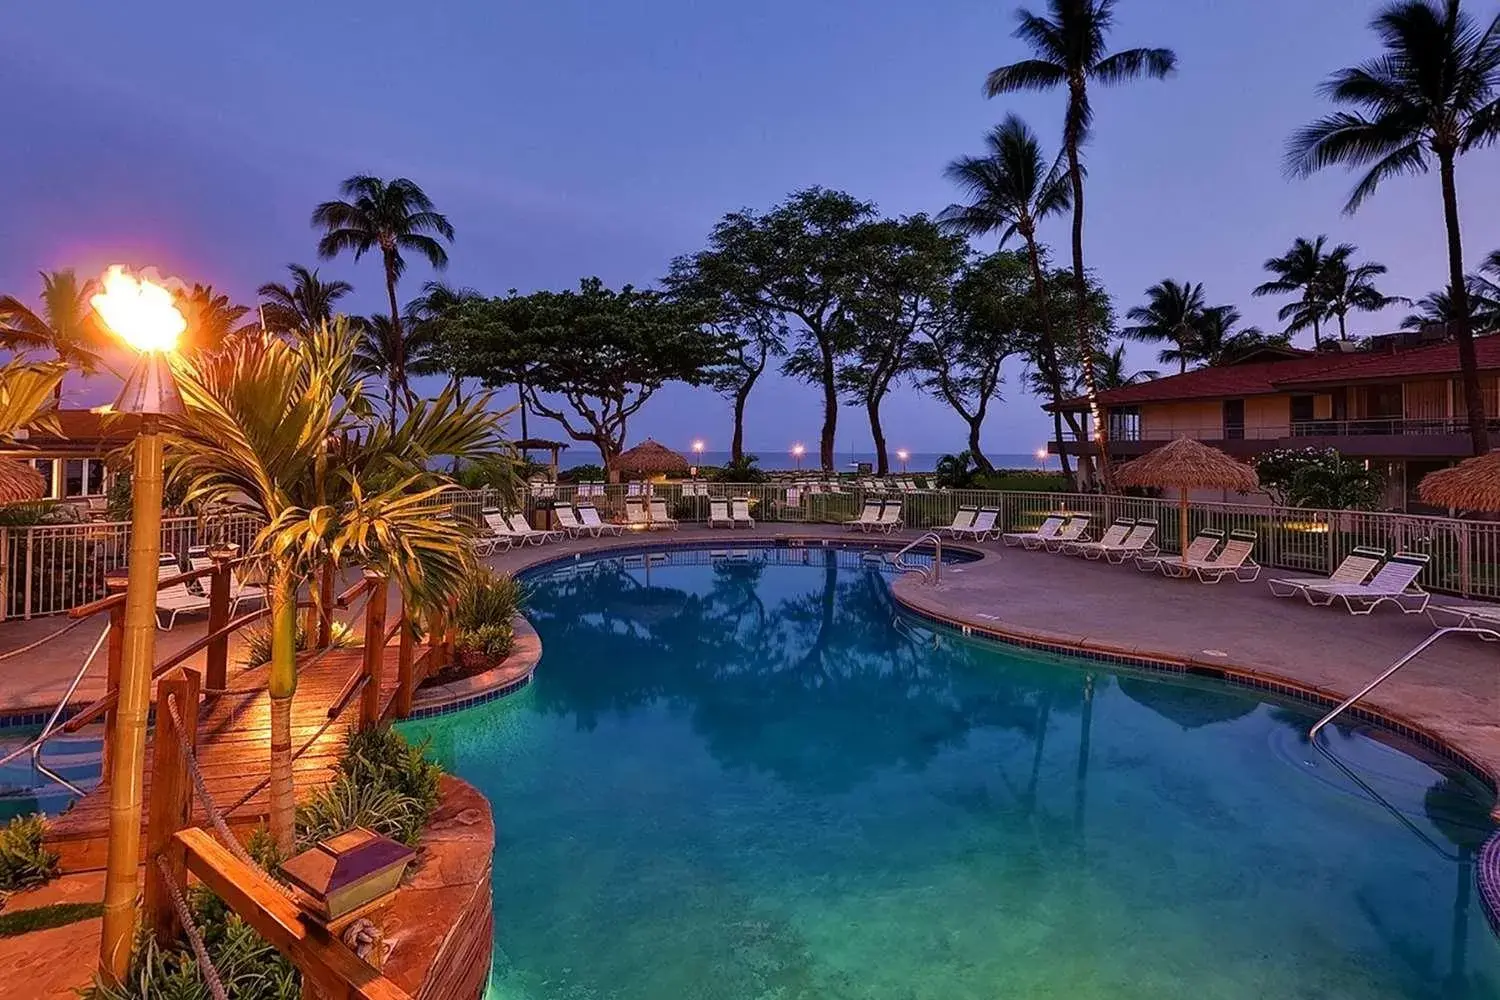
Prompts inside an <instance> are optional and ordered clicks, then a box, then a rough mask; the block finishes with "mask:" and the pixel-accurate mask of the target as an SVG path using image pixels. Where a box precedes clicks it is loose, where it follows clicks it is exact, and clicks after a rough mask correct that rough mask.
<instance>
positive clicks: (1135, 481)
mask: <svg viewBox="0 0 1500 1000" xmlns="http://www.w3.org/2000/svg"><path fill="white" fill-rule="evenodd" d="M1115 481H1116V482H1117V483H1119V484H1120V485H1121V486H1162V487H1169V486H1175V487H1177V496H1178V511H1179V515H1178V536H1177V537H1178V539H1179V542H1178V547H1179V548H1180V549H1181V551H1182V558H1183V561H1184V562H1185V561H1186V560H1187V534H1188V490H1197V489H1216V490H1220V489H1222V490H1238V491H1239V492H1241V493H1253V492H1255V491H1256V490H1258V489H1260V477H1259V476H1257V475H1256V474H1255V470H1254V469H1252V468H1251V467H1250V466H1248V465H1246V464H1245V463H1243V462H1239V461H1236V460H1235V459H1233V458H1231V457H1230V456H1228V455H1226V454H1224V453H1223V452H1222V451H1220V450H1219V449H1217V448H1210V447H1209V446H1208V445H1206V444H1203V443H1202V442H1199V441H1194V440H1193V439H1192V438H1177V439H1176V440H1175V441H1169V442H1168V443H1167V444H1164V445H1162V446H1161V447H1160V448H1157V449H1156V450H1155V451H1152V452H1148V453H1146V454H1145V455H1142V456H1141V457H1140V458H1138V459H1136V460H1135V461H1133V462H1126V463H1125V464H1124V465H1122V466H1120V468H1119V470H1118V471H1117V472H1116V473H1115Z"/></svg>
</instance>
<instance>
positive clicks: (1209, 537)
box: [1135, 528, 1224, 573]
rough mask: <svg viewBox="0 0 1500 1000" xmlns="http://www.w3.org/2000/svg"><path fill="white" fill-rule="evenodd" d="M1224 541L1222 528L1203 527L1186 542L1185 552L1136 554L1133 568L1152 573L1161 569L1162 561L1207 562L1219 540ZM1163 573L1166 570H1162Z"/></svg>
mask: <svg viewBox="0 0 1500 1000" xmlns="http://www.w3.org/2000/svg"><path fill="white" fill-rule="evenodd" d="M1223 541H1224V529H1223V528H1204V529H1203V530H1202V531H1200V532H1198V534H1197V535H1196V536H1194V538H1193V540H1192V542H1190V543H1189V544H1188V547H1187V551H1185V552H1157V553H1156V554H1155V555H1138V556H1136V557H1135V568H1136V569H1138V570H1140V571H1141V572H1142V573H1154V572H1156V571H1157V570H1158V569H1161V564H1162V563H1164V562H1175V563H1179V564H1181V563H1201V562H1207V561H1208V560H1209V557H1211V556H1212V555H1213V554H1214V552H1215V550H1217V549H1218V547H1219V545H1220V543H1221V542H1223ZM1162 572H1163V573H1165V572H1166V570H1162Z"/></svg>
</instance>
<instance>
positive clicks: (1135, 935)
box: [403, 549, 1500, 1000]
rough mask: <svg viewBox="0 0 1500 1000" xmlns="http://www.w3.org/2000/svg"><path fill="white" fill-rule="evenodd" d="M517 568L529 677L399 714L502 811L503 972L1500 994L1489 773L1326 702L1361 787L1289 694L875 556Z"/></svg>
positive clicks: (1318, 994)
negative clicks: (1352, 718) (1112, 661)
mask: <svg viewBox="0 0 1500 1000" xmlns="http://www.w3.org/2000/svg"><path fill="white" fill-rule="evenodd" d="M530 584H531V587H532V589H533V594H532V598H531V611H530V612H529V617H530V619H531V620H532V622H533V624H535V626H536V628H537V631H538V632H539V634H540V636H541V639H542V644H543V654H542V661H541V664H540V666H539V668H538V670H537V673H536V676H535V679H534V680H533V682H532V684H531V685H530V686H529V687H528V688H526V689H525V690H523V691H522V692H520V693H518V694H516V695H514V696H512V697H510V698H507V699H504V700H501V701H497V702H492V703H490V704H488V705H484V706H481V707H478V708H474V709H470V710H467V711H464V712H461V713H458V714H455V715H450V716H444V717H439V718H436V719H428V720H423V721H420V722H414V723H407V724H404V726H403V728H404V729H405V730H406V731H407V732H408V734H409V735H414V736H418V737H430V738H431V739H432V745H433V748H434V750H435V752H436V755H437V756H438V757H439V759H441V760H442V762H443V764H444V765H445V766H446V767H448V768H449V769H450V770H452V771H453V772H454V773H456V774H458V775H459V776H461V777H463V778H465V779H466V780H468V781H469V782H471V783H473V784H474V785H476V786H478V787H479V788H480V790H481V791H483V792H484V793H485V794H486V795H487V796H488V797H489V799H490V802H491V803H492V804H493V807H494V812H495V825H496V831H497V841H498V843H497V850H496V856H495V876H494V894H495V908H496V952H495V963H494V971H493V976H492V985H491V991H490V995H491V996H492V997H495V998H503V1000H520V998H525V1000H542V998H546V1000H554V998H556V1000H563V998H567V1000H574V998H618V1000H663V998H674V1000H675V998H694V997H713V998H726V1000H729V998H734V1000H738V998H747V1000H748V998H769V997H777V998H844V997H850V998H853V997H861V998H863V997H870V998H901V1000H908V998H921V1000H927V998H931V1000H939V998H942V1000H949V998H964V997H974V998H997V997H1059V998H1064V997H1065V998H1070V1000H1078V998H1096V997H1097V998H1105V997H1109V998H1130V1000H1134V998H1142V1000H1144V998H1152V1000H1162V998H1167V1000H1171V998H1179V997H1181V998H1188V997H1192V998H1207V997H1215V998H1234V1000H1238V998H1250V997H1257V998H1259V997H1277V998H1303V997H1305V998H1325V997H1327V998H1333V997H1351V998H1353V997H1359V998H1370V1000H1376V998H1402V1000H1407V998H1462V1000H1477V998H1480V997H1485V998H1493V997H1496V996H1500V943H1497V941H1496V940H1495V938H1494V936H1493V935H1492V934H1491V932H1490V930H1489V928H1488V926H1487V925H1486V923H1485V920H1484V917H1483V915H1482V913H1481V911H1480V908H1479V904H1478V900H1477V898H1476V896H1475V893H1474V891H1473V886H1472V883H1473V875H1472V859H1473V857H1474V853H1475V851H1476V850H1477V848H1478V846H1479V845H1480V843H1481V842H1482V841H1483V839H1484V837H1485V835H1486V834H1487V833H1488V831H1489V827H1490V824H1489V822H1488V819H1487V812H1488V805H1489V801H1490V796H1489V794H1488V792H1486V791H1485V790H1483V789H1482V788H1481V787H1480V786H1479V785H1478V783H1477V782H1474V781H1473V780H1472V779H1470V778H1468V777H1467V776H1465V775H1462V774H1458V773H1454V772H1452V771H1451V770H1449V769H1447V768H1446V767H1445V766H1444V765H1443V764H1441V763H1439V762H1437V761H1435V760H1432V759H1430V758H1427V757H1425V756H1424V755H1423V754H1422V752H1421V751H1420V750H1419V749H1417V748H1415V747H1405V746H1400V745H1399V744H1397V743H1396V742H1395V741H1394V740H1392V739H1389V738H1386V737H1384V736H1383V735H1381V734H1375V733H1373V732H1372V731H1371V730H1369V729H1368V728H1365V727H1358V726H1351V727H1347V728H1345V729H1342V730H1339V731H1337V732H1331V734H1330V736H1331V747H1332V749H1333V751H1334V752H1335V753H1336V754H1337V755H1338V757H1339V759H1341V760H1342V761H1344V762H1345V763H1346V764H1347V765H1348V766H1349V768H1350V770H1351V772H1352V774H1353V776H1354V777H1355V778H1357V779H1358V780H1359V782H1362V783H1363V784H1364V785H1366V786H1368V788H1364V787H1361V785H1360V784H1358V783H1356V781H1355V780H1352V779H1351V777H1350V776H1348V775H1346V774H1345V773H1344V772H1342V771H1341V770H1340V769H1339V768H1338V767H1336V766H1333V765H1331V764H1330V763H1329V762H1328V761H1327V760H1325V759H1323V758H1322V757H1321V756H1320V755H1318V754H1316V753H1313V752H1312V751H1310V749H1309V748H1308V746H1307V745H1306V742H1305V739H1304V738H1303V734H1305V732H1306V729H1307V726H1308V725H1309V724H1310V721H1311V718H1312V714H1311V713H1309V712H1308V711H1305V710H1304V709H1302V708H1299V707H1296V706H1293V705H1287V704H1277V703H1271V702H1266V701H1262V700H1258V698H1257V697H1256V696H1255V695H1254V694H1252V693H1249V692H1241V691H1238V690H1232V689H1229V688H1226V687H1214V686H1202V685H1190V684H1185V683H1171V682H1168V681H1167V680H1165V679H1162V678H1157V677H1148V676H1144V675H1137V674H1131V673H1128V672H1120V671H1115V670H1113V669H1111V668H1108V667H1105V666H1103V665H1101V664H1097V663H1089V662H1085V661H1078V660H1069V659H1066V658H1062V657H1055V656H1047V655H1041V654H1032V653H1030V652H1026V651H1022V650H1018V649H1014V648H1009V647H1001V646H998V645H991V644H987V643H979V642H974V641H970V640H966V639H962V638H960V637H957V636H956V635H952V634H948V633H946V632H943V633H935V632H933V631H931V630H929V629H928V628H926V627H923V626H921V625H918V624H914V623H911V622H909V621H908V620H907V619H905V618H901V617H899V616H898V613H897V609H896V608H895V606H894V605H893V603H892V600H891V597H890V595H889V593H888V590H887V580H886V578H885V576H884V575H883V574H882V571H881V570H880V568H879V567H878V566H875V565H873V564H871V563H869V562H866V561H865V560H864V559H863V558H862V557H861V556H860V554H859V553H857V552H847V551H846V552H836V551H833V550H824V549H806V550H785V549H771V550H751V551H748V552H746V553H745V554H744V555H742V556H738V557H734V558H723V557H719V558H715V557H713V556H711V555H709V554H706V553H703V554H688V555H674V556H671V557H660V558H653V557H650V556H646V555H634V556H632V557H631V558H630V560H629V564H628V565H627V563H626V561H624V560H622V559H618V558H614V559H600V560H597V561H592V562H575V563H566V564H561V565H555V566H552V567H550V568H549V567H544V568H543V569H541V570H540V571H539V572H537V573H534V574H533V575H532V576H531V577H530ZM1375 735H1381V738H1380V739H1375V738H1372V736H1375ZM1372 793H1373V795H1372Z"/></svg>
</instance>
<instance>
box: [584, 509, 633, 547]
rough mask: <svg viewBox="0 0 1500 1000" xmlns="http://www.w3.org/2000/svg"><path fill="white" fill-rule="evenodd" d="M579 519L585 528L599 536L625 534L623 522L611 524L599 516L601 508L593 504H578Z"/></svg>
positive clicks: (596, 536)
mask: <svg viewBox="0 0 1500 1000" xmlns="http://www.w3.org/2000/svg"><path fill="white" fill-rule="evenodd" d="M578 520H579V523H581V524H582V525H583V530H584V531H587V532H588V533H589V534H591V535H593V536H594V537H595V538H598V537H599V536H600V535H605V534H609V535H623V534H625V526H624V525H622V524H610V523H609V522H607V521H603V520H601V519H600V517H599V508H597V507H595V506H594V505H593V504H587V503H585V504H579V505H578Z"/></svg>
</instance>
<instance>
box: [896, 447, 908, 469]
mask: <svg viewBox="0 0 1500 1000" xmlns="http://www.w3.org/2000/svg"><path fill="white" fill-rule="evenodd" d="M896 457H897V458H899V459H900V460H901V471H902V472H905V471H906V460H907V459H908V458H911V452H909V451H907V450H906V449H905V448H898V449H897V450H896Z"/></svg>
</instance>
